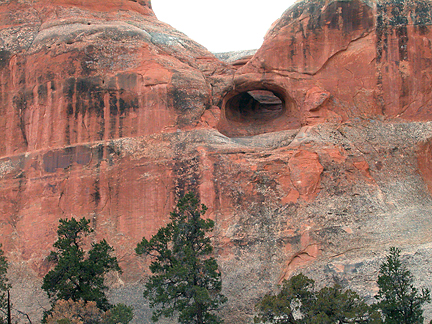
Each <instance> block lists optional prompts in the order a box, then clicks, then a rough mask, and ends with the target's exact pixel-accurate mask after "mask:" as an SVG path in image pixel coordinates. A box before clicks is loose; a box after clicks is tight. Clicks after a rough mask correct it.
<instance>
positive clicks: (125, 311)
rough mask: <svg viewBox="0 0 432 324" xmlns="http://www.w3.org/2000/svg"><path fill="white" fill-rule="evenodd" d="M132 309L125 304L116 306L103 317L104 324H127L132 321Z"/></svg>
mask: <svg viewBox="0 0 432 324" xmlns="http://www.w3.org/2000/svg"><path fill="white" fill-rule="evenodd" d="M133 316H134V315H133V308H132V307H130V306H127V305H125V304H117V305H115V306H114V307H113V308H111V309H109V310H108V311H107V312H106V313H105V314H104V315H103V323H104V324H119V323H120V324H127V323H129V322H130V321H132V318H133Z"/></svg>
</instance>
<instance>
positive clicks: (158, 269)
mask: <svg viewBox="0 0 432 324" xmlns="http://www.w3.org/2000/svg"><path fill="white" fill-rule="evenodd" d="M206 210H207V207H206V206H205V205H202V204H199V201H198V199H197V198H196V197H195V196H194V194H192V193H188V194H186V195H185V196H184V197H183V198H181V199H180V200H179V202H178V204H177V206H176V208H175V211H174V212H172V213H171V216H170V220H171V222H170V223H168V224H167V225H166V226H165V227H162V228H160V229H159V231H158V232H157V233H156V234H155V235H154V236H153V237H152V238H151V239H150V240H149V241H148V240H147V239H145V238H143V239H142V241H141V242H140V243H139V244H138V245H137V248H136V252H137V253H138V254H140V255H146V256H150V257H152V263H151V265H150V271H151V272H152V274H153V275H152V276H151V277H150V278H149V280H148V281H147V283H146V285H145V291H144V297H146V298H148V300H149V301H150V307H151V308H155V310H154V311H153V316H152V320H153V321H155V322H156V321H158V320H159V319H160V318H161V317H162V316H163V317H168V318H172V317H174V316H176V315H178V321H179V322H180V323H197V324H217V323H221V319H220V318H219V317H218V316H217V315H216V314H214V311H215V310H217V309H218V308H219V307H220V306H221V305H222V304H223V303H224V302H226V298H225V296H223V295H222V294H221V289H222V281H221V275H220V272H219V271H218V264H217V262H216V259H215V258H214V257H212V256H211V255H212V252H213V247H212V244H211V241H210V238H209V237H208V236H207V233H209V232H210V231H212V229H213V227H214V222H213V221H212V220H209V219H207V220H204V219H202V218H201V216H203V215H204V214H205V212H206Z"/></svg>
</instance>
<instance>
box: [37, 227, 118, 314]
mask: <svg viewBox="0 0 432 324" xmlns="http://www.w3.org/2000/svg"><path fill="white" fill-rule="evenodd" d="M89 223H90V221H89V220H86V219H85V218H82V219H81V220H79V221H77V220H76V219H75V218H72V219H70V220H67V219H60V224H59V227H58V230H57V235H58V239H57V241H56V242H55V243H54V247H55V248H56V251H53V252H51V254H50V256H49V259H50V260H51V261H53V262H54V263H55V267H54V269H52V270H51V271H49V272H48V274H47V275H46V276H45V277H44V279H43V285H42V289H44V290H45V291H46V292H47V294H48V297H49V298H50V299H51V302H52V304H54V303H55V302H56V301H58V300H60V299H61V300H72V301H74V302H78V301H80V300H82V301H84V302H89V301H94V302H96V305H97V307H98V308H99V309H101V310H103V311H106V310H108V309H109V308H110V307H111V305H110V304H109V303H108V300H107V297H106V295H105V291H106V290H107V289H108V288H107V287H106V286H105V284H104V277H105V275H106V274H107V273H108V272H110V271H121V270H120V267H119V265H118V263H117V258H116V257H113V256H111V253H112V252H113V251H114V250H113V248H112V247H111V246H110V245H109V244H108V243H107V242H106V241H105V240H102V241H100V242H99V243H93V244H92V245H91V248H90V250H89V251H88V252H87V253H86V252H85V251H84V250H83V247H82V245H83V242H82V239H83V237H85V236H87V235H88V234H90V233H91V232H93V230H92V229H91V228H90V227H89Z"/></svg>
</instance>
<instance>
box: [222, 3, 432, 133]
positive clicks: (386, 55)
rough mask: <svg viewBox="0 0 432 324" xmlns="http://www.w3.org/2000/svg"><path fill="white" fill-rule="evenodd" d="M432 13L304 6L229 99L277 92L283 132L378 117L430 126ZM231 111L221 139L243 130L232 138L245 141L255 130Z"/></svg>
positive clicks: (281, 26) (282, 23) (396, 6)
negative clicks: (253, 92)
mask: <svg viewBox="0 0 432 324" xmlns="http://www.w3.org/2000/svg"><path fill="white" fill-rule="evenodd" d="M430 6H431V4H430V2H429V1H420V2H409V1H407V2H406V3H405V2H403V3H402V2H401V3H396V2H392V1H387V2H385V1H382V2H381V1H378V2H367V1H361V0H354V1H326V2H322V1H321V2H320V1H301V2H298V3H296V4H295V5H294V6H293V7H292V8H291V9H290V10H288V11H287V12H286V13H285V14H284V15H283V16H282V17H281V18H280V19H279V20H278V21H277V22H275V24H274V26H273V27H272V28H271V29H270V31H269V32H268V34H267V35H266V38H265V41H264V44H263V45H262V47H261V48H260V49H259V50H258V52H257V53H256V55H255V56H254V57H253V58H252V59H251V60H250V61H249V62H248V63H247V64H246V65H245V66H243V67H242V68H241V69H239V70H238V71H237V73H236V76H235V78H234V86H233V88H234V90H233V92H232V93H231V94H229V95H228V96H227V98H228V99H229V98H230V97H231V96H233V95H234V96H239V95H240V96H241V95H242V93H247V92H248V91H251V90H256V89H262V90H269V91H273V92H274V93H275V94H276V95H277V96H279V97H281V98H283V101H284V105H285V110H286V112H287V116H284V119H285V121H284V122H283V125H281V124H280V123H279V121H280V119H281V117H280V116H277V117H275V118H274V119H273V121H272V123H274V129H295V128H298V127H299V125H303V126H304V125H314V124H316V123H321V122H323V121H347V120H352V119H355V118H376V117H377V116H382V117H384V118H386V119H393V118H400V119H403V120H417V121H418V120H430V119H431V116H432V115H431V111H430V109H429V108H427V107H426V106H427V105H428V103H429V102H430V100H431V99H432V98H431V91H430V79H431V76H432V71H431V68H430V66H431V57H432V53H431V46H430V44H429V40H430V39H431V31H430V28H429V23H430V22H429V19H430V17H429V14H430ZM232 109H233V108H232V107H231V105H230V104H229V100H225V102H224V105H223V107H222V116H223V117H225V119H224V118H222V121H221V123H220V126H219V130H220V131H221V132H223V133H225V134H228V135H230V134H231V133H232V132H233V129H236V130H235V131H234V132H237V134H231V135H242V132H243V131H242V130H243V128H244V129H246V130H247V129H249V128H254V127H253V125H249V124H248V123H245V125H243V126H242V125H239V124H238V123H237V121H232V120H231V119H230V114H231V110H232ZM287 118H290V120H291V123H289V122H286V119H287ZM294 121H296V122H294ZM258 126H259V125H258ZM268 127H270V126H268ZM243 133H244V132H243ZM249 133H250V134H252V133H251V132H249Z"/></svg>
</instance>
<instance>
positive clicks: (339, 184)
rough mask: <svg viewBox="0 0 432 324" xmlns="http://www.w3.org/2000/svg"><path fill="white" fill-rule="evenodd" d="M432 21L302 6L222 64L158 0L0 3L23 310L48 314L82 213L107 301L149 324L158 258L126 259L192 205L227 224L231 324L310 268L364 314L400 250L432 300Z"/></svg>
mask: <svg viewBox="0 0 432 324" xmlns="http://www.w3.org/2000/svg"><path fill="white" fill-rule="evenodd" d="M431 8H432V4H431V2H430V1H378V2H377V1H366V0H364V1H360V0H352V1H332V0H329V1H321V0H304V1H299V2H297V3H296V4H295V5H294V6H292V7H291V8H290V9H289V10H287V11H286V12H285V13H284V14H283V15H282V17H281V18H280V19H279V20H278V21H276V22H275V23H274V25H273V26H272V28H271V29H270V30H269V32H268V34H267V36H266V39H265V41H264V44H263V46H262V47H261V48H260V49H259V50H258V51H257V52H256V54H255V55H254V56H253V57H247V58H244V59H243V60H239V61H236V62H234V63H233V65H230V64H229V63H223V62H221V61H219V60H218V59H217V58H215V57H214V56H213V55H212V54H211V53H209V52H208V51H207V50H206V49H205V48H203V47H202V46H200V45H199V44H196V43H195V42H193V41H192V40H190V39H189V38H188V37H187V36H185V35H184V34H182V33H181V32H179V31H176V30H174V29H173V28H171V27H170V26H169V25H167V24H165V23H162V22H160V21H158V20H157V18H156V17H155V15H154V14H153V12H152V10H151V5H150V3H149V2H147V1H139V2H134V1H120V0H109V1H105V2H103V3H101V2H100V1H96V0H85V1H79V2H78V1H74V0H55V1H54V0H52V1H49V2H47V1H44V2H42V1H22V0H21V1H15V0H9V1H0V17H1V18H0V25H1V27H0V35H1V37H0V86H1V88H0V90H1V91H0V111H1V113H2V118H1V119H0V134H1V135H2V136H1V137H0V193H1V194H0V210H1V211H2V213H1V216H0V228H1V230H0V242H1V243H2V244H3V249H4V250H5V252H6V254H7V257H8V259H9V260H10V262H11V271H10V277H11V280H12V283H13V285H14V288H13V291H12V296H13V298H15V300H14V304H15V305H16V307H17V308H18V309H20V310H21V311H25V312H27V313H29V314H30V315H31V316H32V317H33V318H35V319H36V318H38V317H40V314H41V312H42V309H43V307H44V306H46V305H47V299H46V296H45V295H44V293H43V291H41V290H40V288H39V287H40V284H41V278H42V277H43V276H44V274H45V273H46V272H47V271H48V269H49V267H50V264H49V263H48V262H47V260H46V257H47V256H48V254H49V251H50V250H51V248H52V243H53V242H54V241H55V231H56V228H57V225H58V219H59V218H64V217H72V216H74V217H83V216H84V217H87V218H89V219H91V220H92V225H93V226H94V228H95V229H96V231H95V233H94V235H93V236H92V237H91V238H90V240H96V239H101V238H106V239H107V240H108V242H109V243H110V244H112V245H113V246H114V248H115V250H116V254H117V256H118V258H119V260H120V263H121V266H122V268H123V270H124V272H123V274H122V275H121V276H119V277H114V276H113V277H111V278H110V279H109V282H110V286H111V287H112V290H111V298H112V300H113V301H116V302H125V303H129V304H133V306H134V308H135V314H136V319H135V321H136V322H137V323H148V322H149V310H148V308H147V306H146V302H145V301H144V300H143V298H142V297H141V294H142V284H143V282H144V279H145V276H147V275H148V274H149V273H148V262H149V260H145V259H142V258H138V257H136V256H135V255H134V252H133V248H134V247H135V245H136V243H137V242H139V241H140V240H141V238H142V237H143V236H146V237H147V238H149V237H150V236H151V235H152V234H154V233H155V232H156V231H157V229H158V228H159V227H160V226H162V225H164V224H165V223H166V222H167V221H168V214H169V212H170V211H171V210H172V208H173V206H174V205H175V202H176V200H177V199H178V197H179V196H180V195H181V194H183V193H185V192H187V191H194V192H195V193H196V194H198V195H199V197H200V198H201V201H202V202H203V203H204V204H206V205H207V206H208V207H209V211H208V213H207V217H211V218H213V219H214V220H215V221H216V230H215V235H214V245H215V247H216V253H217V257H218V260H219V265H220V269H221V271H222V274H223V282H224V293H225V294H226V295H227V296H228V298H229V302H228V304H227V305H226V307H224V308H223V309H222V310H221V313H222V315H223V316H224V318H225V320H226V323H251V322H252V317H253V312H254V309H253V306H254V304H255V303H256V302H257V300H258V298H259V297H261V296H262V295H264V294H265V293H267V292H268V291H270V290H272V289H275V287H276V285H277V284H278V283H280V282H281V281H282V280H283V279H285V278H289V277H290V276H291V275H292V274H293V273H297V272H299V271H303V272H305V273H306V274H308V275H310V276H312V277H313V278H315V279H317V280H318V282H319V283H321V284H324V283H331V282H332V281H334V280H338V281H340V282H342V283H343V284H344V285H347V286H350V287H351V288H353V289H355V290H357V291H359V292H360V293H361V294H362V295H364V296H366V297H367V298H372V296H373V294H374V289H376V286H375V284H374V282H375V280H376V274H377V270H378V265H379V263H380V262H381V261H382V259H383V256H384V255H385V252H386V250H388V247H390V246H398V247H400V248H401V249H402V251H403V257H404V260H406V261H407V262H409V265H410V268H411V270H412V272H413V273H414V275H415V276H416V278H418V283H419V284H423V285H426V286H429V287H430V285H431V284H432V282H431V281H430V279H429V278H432V275H431V272H432V267H430V264H429V260H430V259H431V257H432V243H431V237H432V236H431V234H432V217H431V216H432V213H431V210H432V208H431V207H432V199H431V192H432V171H431V170H432V169H431V167H432V166H431V154H432V153H431V152H432V149H431V138H432V124H431V122H432V118H431V117H432V115H431V106H430V101H431V99H432V98H431V77H432V75H431V73H432V70H431V66H432V64H431V63H432V62H431V60H432V52H431V46H432V45H431V41H432V37H431V31H430V30H431V26H430V23H431ZM35 300H36V301H37V303H35ZM427 316H428V318H429V319H430V318H431V317H432V312H431V310H430V309H429V310H428V311H427ZM21 321H22V322H25V319H24V318H22V319H21Z"/></svg>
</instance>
